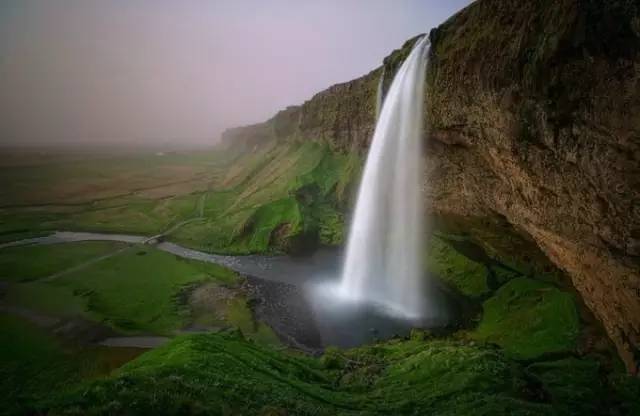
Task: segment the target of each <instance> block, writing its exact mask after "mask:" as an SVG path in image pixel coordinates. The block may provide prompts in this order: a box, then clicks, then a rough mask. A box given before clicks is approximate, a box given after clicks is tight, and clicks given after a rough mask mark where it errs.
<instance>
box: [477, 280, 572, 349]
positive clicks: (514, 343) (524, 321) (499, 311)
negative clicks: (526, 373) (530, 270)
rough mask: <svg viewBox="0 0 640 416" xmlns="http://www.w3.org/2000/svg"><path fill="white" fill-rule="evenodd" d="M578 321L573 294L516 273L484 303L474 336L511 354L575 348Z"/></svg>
mask: <svg viewBox="0 0 640 416" xmlns="http://www.w3.org/2000/svg"><path fill="white" fill-rule="evenodd" d="M579 328H580V322H579V318H578V312H577V310H576V305H575V301H574V299H573V296H572V295H571V294H569V293H566V292H562V291H560V290H559V289H557V288H556V287H554V286H552V285H550V284H547V283H544V282H540V281H536V280H532V279H528V278H524V277H519V278H516V279H513V280H511V281H509V282H508V283H507V284H505V285H504V286H502V287H501V288H500V289H498V291H497V292H496V293H495V295H494V296H493V297H491V298H490V299H488V300H487V301H485V302H484V304H483V316H482V320H481V322H480V325H479V326H478V328H477V329H476V331H475V332H474V333H473V335H472V337H473V338H474V339H477V340H480V341H484V342H489V343H493V344H497V345H499V346H501V347H502V348H504V349H505V351H506V352H507V353H508V354H509V355H511V356H512V357H514V358H518V359H531V358H536V357H540V356H541V355H543V354H546V353H558V352H567V351H571V350H574V349H575V347H576V341H577V338H578V334H579Z"/></svg>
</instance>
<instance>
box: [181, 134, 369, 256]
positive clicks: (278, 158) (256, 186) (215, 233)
mask: <svg viewBox="0 0 640 416" xmlns="http://www.w3.org/2000/svg"><path fill="white" fill-rule="evenodd" d="M360 166H361V160H360V158H359V157H358V156H356V155H354V154H342V153H336V152H334V151H332V150H331V149H330V148H329V146H327V145H325V144H320V143H316V142H313V141H306V142H303V143H300V142H296V141H284V142H278V143H274V142H267V143H264V144H262V145H261V146H258V147H256V148H255V149H254V151H253V152H249V153H248V154H244V155H241V156H240V157H238V158H237V159H236V160H235V161H234V164H233V166H232V167H231V168H230V170H229V171H228V173H227V175H226V178H224V180H222V181H221V183H218V184H216V185H215V186H214V187H213V188H212V189H211V191H210V192H209V194H208V197H207V202H206V205H205V208H204V216H203V218H201V219H200V220H198V221H193V222H191V223H189V224H185V225H184V226H183V227H181V228H180V229H179V230H177V231H176V232H175V233H172V234H171V235H170V236H169V238H170V239H172V240H174V241H176V242H179V243H181V244H184V245H187V246H190V247H194V248H198V249H201V250H206V251H213V252H219V253H231V254H246V253H259V252H283V251H287V252H289V251H295V250H296V249H299V248H300V247H304V246H305V245H309V246H310V247H311V248H312V247H314V246H317V245H318V244H328V245H336V244H340V243H342V242H343V241H344V232H343V230H344V216H343V214H342V212H343V211H344V209H345V207H346V206H347V204H348V202H349V201H348V198H349V197H350V192H349V191H350V190H352V189H353V187H354V183H355V180H356V179H355V178H356V177H357V173H358V172H359V169H360Z"/></svg>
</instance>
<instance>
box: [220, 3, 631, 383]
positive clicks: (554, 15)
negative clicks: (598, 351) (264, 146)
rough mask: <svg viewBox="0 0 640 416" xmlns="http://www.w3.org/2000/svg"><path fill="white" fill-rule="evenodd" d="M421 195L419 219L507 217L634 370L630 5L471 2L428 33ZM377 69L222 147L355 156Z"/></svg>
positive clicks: (365, 135) (391, 65)
mask: <svg viewBox="0 0 640 416" xmlns="http://www.w3.org/2000/svg"><path fill="white" fill-rule="evenodd" d="M430 38H431V42H432V49H431V57H430V64H429V70H428V75H427V77H428V78H427V80H428V84H427V85H428V88H427V94H426V96H425V103H426V106H425V108H426V113H425V118H426V120H427V123H428V124H427V125H428V126H429V129H428V132H427V134H426V135H425V140H426V141H427V155H426V157H427V158H428V164H427V165H428V166H429V168H428V170H427V172H426V173H425V189H426V190H427V191H426V193H427V197H428V199H429V201H430V204H431V206H432V209H433V211H434V212H435V213H437V214H441V215H455V216H456V217H459V218H469V219H478V218H486V219H488V220H489V221H491V220H492V219H493V220H497V221H503V220H505V219H506V221H508V222H509V223H510V224H511V225H512V226H513V228H514V229H516V230H518V232H520V233H521V234H522V235H523V236H525V237H527V238H530V239H532V240H533V241H535V243H536V244H537V245H538V247H539V248H540V249H541V250H542V251H543V252H544V253H545V254H546V256H547V257H548V258H549V259H551V260H552V261H553V262H554V263H555V264H556V265H557V266H558V267H559V268H561V269H563V270H564V271H566V272H567V273H568V275H569V276H570V277H571V280H572V282H573V284H574V286H575V287H576V289H577V290H578V291H579V293H580V294H581V296H582V298H583V299H584V301H585V303H586V304H587V306H588V307H589V308H590V309H591V310H592V311H593V313H594V314H595V316H596V317H597V318H598V319H599V320H600V321H601V322H602V323H603V325H604V327H605V328H606V330H607V332H608V334H609V336H610V338H611V339H612V340H613V341H614V343H615V344H616V347H617V349H618V351H619V354H620V356H621V357H622V359H623V360H624V362H625V364H626V365H627V367H628V369H629V371H630V372H632V373H637V371H638V362H640V271H639V270H640V6H639V5H638V2H637V0H608V1H605V0H526V1H522V0H478V1H476V2H474V3H473V4H471V5H470V6H469V7H467V8H466V9H464V10H463V11H461V12H460V13H458V14H456V15H455V16H454V17H452V18H451V19H450V20H449V21H447V22H445V23H444V24H443V25H442V26H440V27H439V28H437V29H435V30H433V31H432V32H431V34H430ZM413 41H415V38H414V39H411V40H409V41H407V43H406V44H405V45H404V46H403V47H402V48H400V49H399V50H397V51H394V52H393V53H392V54H391V55H390V56H389V57H388V58H386V59H385V61H384V68H385V69H384V72H383V69H382V67H381V68H378V69H376V70H374V71H372V72H371V73H369V74H367V75H365V76H363V77H361V78H358V79H356V80H353V81H351V82H347V83H343V84H339V85H335V86H333V87H330V88H329V89H327V90H325V91H323V92H320V93H318V94H317V95H315V96H314V97H313V98H312V99H311V100H309V101H307V102H305V103H304V104H303V105H302V106H299V107H290V108H288V109H287V110H285V111H283V112H280V113H278V114H277V115H276V116H275V117H274V118H272V119H271V120H269V121H267V122H266V123H262V124H260V125H254V126H250V127H247V128H246V129H243V128H238V129H233V130H231V131H229V132H228V133H226V138H225V140H226V141H227V142H237V143H245V142H246V143H257V142H259V141H260V140H266V139H270V140H317V141H322V142H326V143H328V144H329V145H331V147H332V148H333V149H334V150H336V151H342V152H348V151H357V152H364V151H365V149H366V148H367V146H368V144H369V141H370V139H371V136H372V133H373V128H374V125H375V97H376V90H377V86H378V81H379V78H380V76H382V74H383V73H384V77H385V79H384V83H383V85H385V86H387V87H388V85H389V82H390V80H391V78H392V76H393V74H394V72H395V70H396V69H397V67H398V66H399V64H400V63H401V62H402V59H403V58H404V57H405V56H406V54H407V53H408V51H409V50H410V48H411V45H412V44H413Z"/></svg>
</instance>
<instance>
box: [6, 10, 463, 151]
mask: <svg viewBox="0 0 640 416" xmlns="http://www.w3.org/2000/svg"><path fill="white" fill-rule="evenodd" d="M438 3H439V2H437V1H431V0H430V1H417V0H406V1H403V2H398V3H396V2H388V1H382V0H379V1H367V2H365V1H361V0H353V1H349V2H339V1H337V0H334V1H328V2H322V4H315V3H312V2H293V1H288V0H275V1H270V2H268V4H265V3H263V2H255V1H251V0H244V1H238V2H228V1H216V2H201V1H197V0H192V1H187V2H173V1H154V2H150V1H145V0H137V1H131V2H124V1H114V2H109V3H106V2H99V1H79V0H58V1H49V2H40V1H37V0H33V1H18V0H9V1H5V2H3V3H2V5H0V90H1V91H2V94H0V126H1V127H2V129H1V130H0V141H1V144H2V145H20V146H31V145H62V144H66V145H71V144H89V145H93V144H96V143H112V144H121V145H122V144H126V145H149V144H152V145H153V146H170V147H175V146H180V145H189V146H191V145H198V146H202V145H210V144H214V143H216V142H217V141H218V139H219V136H220V134H221V133H222V132H223V131H224V130H225V129H227V128H231V127H236V126H241V125H246V124H253V123H257V122H261V121H264V120H266V119H268V118H270V117H272V116H273V115H274V114H275V113H276V112H278V111H279V110H281V109H283V108H285V107H287V106H290V105H300V104H302V103H303V102H304V101H306V100H308V99H310V98H311V97H312V96H313V95H314V94H316V93H318V92H320V91H322V90H324V89H326V88H328V87H330V86H331V85H334V84H337V83H341V82H346V81H349V80H351V79H354V78H357V77H360V76H362V75H364V74H366V73H368V72H369V71H371V70H373V69H375V68H377V67H378V66H380V65H381V64H382V60H383V58H384V57H385V56H387V55H388V54H389V53H391V51H392V50H393V49H397V48H398V47H400V46H401V45H402V44H403V43H404V42H405V41H406V40H407V39H409V38H411V37H413V36H415V35H417V34H419V33H425V32H428V31H429V30H430V29H431V28H432V27H435V26H437V25H438V24H440V23H442V22H443V21H444V20H446V18H448V17H449V16H451V15H453V14H454V13H455V12H457V11H458V10H460V9H461V8H463V7H464V6H466V5H467V4H468V3H469V1H468V0H456V1H452V2H448V4H447V5H442V4H438ZM425 22H428V24H427V25H425ZM274 28H275V29H274Z"/></svg>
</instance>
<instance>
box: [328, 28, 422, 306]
mask: <svg viewBox="0 0 640 416" xmlns="http://www.w3.org/2000/svg"><path fill="white" fill-rule="evenodd" d="M428 50H429V41H428V39H427V36H424V37H423V38H421V39H419V40H418V41H417V42H416V43H415V45H414V47H413V49H412V51H411V53H410V54H409V56H408V57H407V58H406V60H405V61H404V63H403V64H402V66H401V67H400V69H399V70H398V72H397V74H396V76H395V78H394V80H393V82H392V84H391V87H390V88H389V91H388V93H387V94H386V97H385V99H384V103H383V106H382V110H381V112H380V115H379V118H378V121H377V124H376V129H375V133H374V135H373V140H372V142H371V148H370V150H369V155H368V157H367V162H366V165H365V169H364V173H363V177H362V183H361V185H360V190H359V194H358V201H357V203H356V209H355V215H354V218H353V224H352V225H351V231H350V234H349V240H348V244H347V256H346V259H345V264H344V269H343V274H342V282H341V284H340V293H341V295H342V296H344V297H347V298H350V299H353V300H356V301H364V302H374V303H381V304H383V305H385V306H387V307H389V308H391V309H393V310H394V311H396V312H399V313H401V314H403V315H405V316H408V317H421V316H423V315H424V313H425V305H424V303H425V302H424V296H425V293H424V287H423V286H424V285H423V278H424V277H423V268H422V262H421V259H422V256H423V250H422V248H423V241H422V236H423V233H424V229H423V215H424V212H423V202H422V195H421V184H422V181H421V179H422V174H423V170H422V145H421V141H422V127H423V126H422V119H423V116H424V112H423V99H424V83H425V72H426V65H427V55H428Z"/></svg>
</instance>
